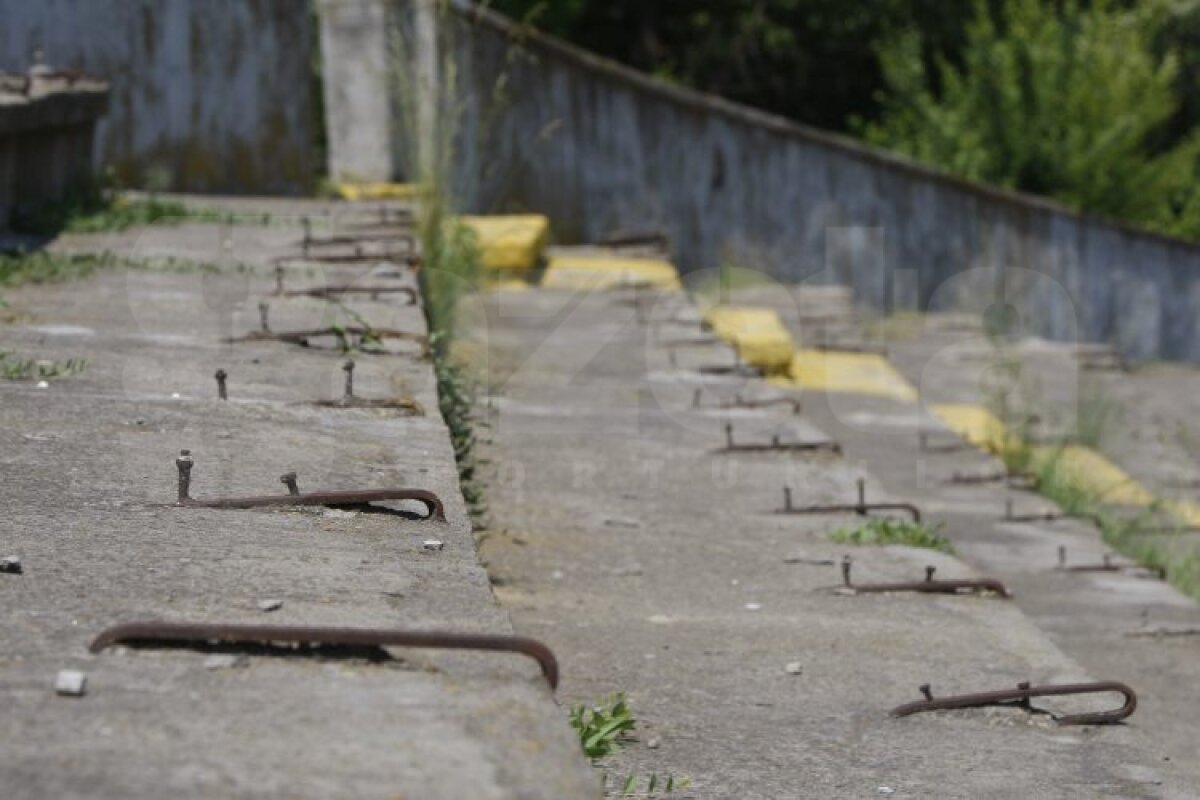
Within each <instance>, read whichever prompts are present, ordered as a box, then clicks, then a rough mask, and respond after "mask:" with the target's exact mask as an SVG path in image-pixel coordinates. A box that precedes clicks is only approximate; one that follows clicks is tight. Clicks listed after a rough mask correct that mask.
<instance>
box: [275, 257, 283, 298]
mask: <svg viewBox="0 0 1200 800" xmlns="http://www.w3.org/2000/svg"><path fill="white" fill-rule="evenodd" d="M283 272H284V270H283V264H276V265H275V294H283Z"/></svg>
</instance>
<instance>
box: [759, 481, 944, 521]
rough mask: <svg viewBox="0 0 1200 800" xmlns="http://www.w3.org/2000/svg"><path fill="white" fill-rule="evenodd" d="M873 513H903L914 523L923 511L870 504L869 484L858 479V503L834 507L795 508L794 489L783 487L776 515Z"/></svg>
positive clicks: (901, 505)
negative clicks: (793, 503) (779, 506)
mask: <svg viewBox="0 0 1200 800" xmlns="http://www.w3.org/2000/svg"><path fill="white" fill-rule="evenodd" d="M872 511H903V512H904V513H906V514H908V515H909V516H911V517H912V521H913V522H920V521H921V509H919V508H917V507H916V506H915V505H913V504H912V503H868V502H867V482H866V481H864V480H863V479H862V478H859V479H858V502H857V503H840V504H834V505H818V506H793V505H792V487H790V486H785V487H783V508H779V509H776V510H775V513H776V514H858V515H859V516H860V517H867V516H870V514H871V512H872Z"/></svg>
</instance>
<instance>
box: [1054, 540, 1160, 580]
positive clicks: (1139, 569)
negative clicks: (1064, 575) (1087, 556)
mask: <svg viewBox="0 0 1200 800" xmlns="http://www.w3.org/2000/svg"><path fill="white" fill-rule="evenodd" d="M1055 569H1057V570H1058V571H1059V572H1133V573H1141V574H1144V575H1153V576H1155V577H1156V578H1158V579H1159V580H1163V581H1165V580H1166V579H1167V568H1166V567H1143V566H1140V565H1138V564H1115V563H1113V560H1112V554H1111V553H1105V554H1104V556H1103V557H1102V559H1101V562H1100V563H1099V564H1071V565H1070V566H1067V548H1066V547H1063V546H1062V545H1059V548H1058V566H1057V567H1056V568H1055Z"/></svg>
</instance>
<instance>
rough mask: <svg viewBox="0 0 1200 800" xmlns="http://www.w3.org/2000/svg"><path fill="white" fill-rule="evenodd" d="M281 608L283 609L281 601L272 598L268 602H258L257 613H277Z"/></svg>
mask: <svg viewBox="0 0 1200 800" xmlns="http://www.w3.org/2000/svg"><path fill="white" fill-rule="evenodd" d="M281 608H283V601H282V600H275V599H273V598H272V599H270V600H259V601H258V610H259V611H278V610H279V609H281Z"/></svg>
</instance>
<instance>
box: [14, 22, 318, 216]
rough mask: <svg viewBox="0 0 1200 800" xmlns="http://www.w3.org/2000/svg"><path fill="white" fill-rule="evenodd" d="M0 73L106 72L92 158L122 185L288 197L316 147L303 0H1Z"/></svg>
mask: <svg viewBox="0 0 1200 800" xmlns="http://www.w3.org/2000/svg"><path fill="white" fill-rule="evenodd" d="M0 19H2V20H3V24H2V25H0V69H7V70H13V71H22V72H23V71H25V70H26V69H28V68H29V67H30V66H31V64H33V58H34V54H35V51H38V50H40V51H41V52H42V54H43V57H44V59H45V62H46V63H47V64H49V65H51V66H53V67H58V68H74V69H82V70H83V71H85V72H87V73H89V74H92V75H99V76H101V77H104V78H107V79H108V80H110V81H111V82H112V85H113V101H112V107H111V110H110V112H109V114H108V116H107V118H106V119H105V121H104V122H103V123H102V124H101V125H100V126H99V129H98V132H97V159H98V161H99V164H100V165H101V166H103V167H111V168H112V169H113V171H114V172H115V177H117V178H118V179H119V180H120V181H121V183H122V184H124V185H142V184H143V183H144V182H145V181H146V180H147V179H148V178H152V179H153V180H154V181H155V182H161V181H162V180H163V179H165V182H166V185H165V186H159V187H158V188H160V189H163V188H175V189H186V190H192V191H217V190H236V191H260V192H288V193H291V192H298V191H300V190H302V189H304V188H306V187H308V186H310V185H311V183H312V180H313V175H314V169H313V147H314V142H315V136H314V130H313V124H314V119H313V117H314V114H313V104H312V91H311V81H312V74H311V68H312V67H311V58H312V44H313V31H312V30H311V27H312V26H311V22H310V12H309V4H308V2H307V0H254V2H243V1H242V0H215V1H210V2H193V1H192V0H39V2H36V3H30V2H26V0H0Z"/></svg>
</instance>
